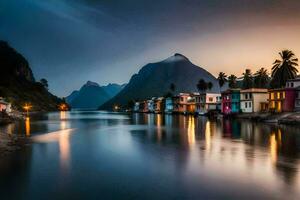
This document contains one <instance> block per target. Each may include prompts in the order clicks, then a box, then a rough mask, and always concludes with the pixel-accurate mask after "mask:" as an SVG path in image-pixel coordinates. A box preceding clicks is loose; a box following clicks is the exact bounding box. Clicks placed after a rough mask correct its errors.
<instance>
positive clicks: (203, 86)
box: [197, 79, 208, 93]
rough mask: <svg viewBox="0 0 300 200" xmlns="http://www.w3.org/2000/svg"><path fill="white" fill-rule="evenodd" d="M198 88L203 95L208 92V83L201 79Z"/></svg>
mask: <svg viewBox="0 0 300 200" xmlns="http://www.w3.org/2000/svg"><path fill="white" fill-rule="evenodd" d="M197 88H198V90H199V91H200V92H202V93H203V92H205V91H206V90H207V88H208V85H207V83H206V82H205V80H204V79H200V80H199V82H198V84H197Z"/></svg>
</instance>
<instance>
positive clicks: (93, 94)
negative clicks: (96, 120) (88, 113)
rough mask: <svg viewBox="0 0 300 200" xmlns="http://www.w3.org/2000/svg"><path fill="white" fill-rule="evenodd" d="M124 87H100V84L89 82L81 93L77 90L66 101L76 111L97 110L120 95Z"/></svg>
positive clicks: (111, 85) (113, 85)
mask: <svg viewBox="0 0 300 200" xmlns="http://www.w3.org/2000/svg"><path fill="white" fill-rule="evenodd" d="M124 86H125V85H118V84H108V85H106V86H100V85H99V84H98V83H95V82H92V81H88V82H87V83H86V84H84V85H83V86H82V87H81V88H80V90H79V91H77V90H75V91H73V92H72V93H71V94H70V95H69V96H67V97H66V101H67V103H68V104H70V106H71V107H72V108H75V109H86V110H96V109H98V108H99V106H101V105H102V104H103V103H105V102H106V101H108V100H109V99H111V98H112V97H114V96H115V95H116V94H117V93H119V92H120V91H121V90H122V89H123V87H124Z"/></svg>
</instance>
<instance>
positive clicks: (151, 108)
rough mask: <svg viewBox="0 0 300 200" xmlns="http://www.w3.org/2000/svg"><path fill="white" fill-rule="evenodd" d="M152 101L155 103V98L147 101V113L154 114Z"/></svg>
mask: <svg viewBox="0 0 300 200" xmlns="http://www.w3.org/2000/svg"><path fill="white" fill-rule="evenodd" d="M154 101H155V98H152V99H149V100H147V107H148V112H154V111H155V105H154Z"/></svg>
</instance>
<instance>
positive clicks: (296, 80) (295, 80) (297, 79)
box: [287, 76, 300, 82]
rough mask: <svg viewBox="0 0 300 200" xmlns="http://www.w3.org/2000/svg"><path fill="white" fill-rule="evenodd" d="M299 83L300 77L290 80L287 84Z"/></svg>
mask: <svg viewBox="0 0 300 200" xmlns="http://www.w3.org/2000/svg"><path fill="white" fill-rule="evenodd" d="M298 81H300V76H297V77H296V78H294V79H289V80H287V82H298Z"/></svg>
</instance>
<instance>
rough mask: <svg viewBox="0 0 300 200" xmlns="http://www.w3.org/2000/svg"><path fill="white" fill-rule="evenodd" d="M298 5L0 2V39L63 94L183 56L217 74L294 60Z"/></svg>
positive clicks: (201, 0) (299, 40)
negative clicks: (283, 57)
mask: <svg viewBox="0 0 300 200" xmlns="http://www.w3.org/2000/svg"><path fill="white" fill-rule="evenodd" d="M299 10H300V1H299V0H43V1H41V0H0V40H5V41H8V42H9V43H10V45H11V46H13V47H14V48H15V49H17V50H18V51H19V52H20V53H22V54H23V55H24V56H25V57H26V58H27V59H28V61H29V63H30V66H31V68H32V70H33V72H34V75H35V77H36V79H40V78H46V79H47V80H48V81H49V87H50V91H52V92H53V93H54V94H56V95H58V96H67V95H68V94H69V93H71V92H72V91H73V90H75V89H79V88H80V87H81V86H82V85H83V84H84V83H85V82H87V81H88V80H91V81H94V82H97V83H99V84H101V85H106V84H108V83H119V84H123V83H126V82H128V81H129V80H130V77H131V76H132V75H133V74H134V73H137V72H138V70H139V69H140V68H141V67H142V66H144V65H145V64H147V63H149V62H158V61H161V60H164V59H166V58H167V57H170V56H172V55H173V54H174V53H181V54H184V55H185V56H186V57H188V58H189V59H190V60H191V61H192V62H193V63H194V64H196V65H198V66H201V67H203V68H204V69H206V70H208V71H209V72H211V73H212V74H213V75H215V76H217V74H218V72H220V71H223V72H225V73H227V74H236V75H237V76H240V75H241V74H242V72H243V71H244V70H245V68H250V69H252V71H253V72H254V71H256V70H257V69H258V68H260V67H265V68H268V69H270V68H271V66H272V63H273V62H274V60H275V59H276V58H277V57H278V52H279V51H281V50H283V49H290V50H292V51H293V52H294V53H295V54H296V56H298V57H300V12H299Z"/></svg>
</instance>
